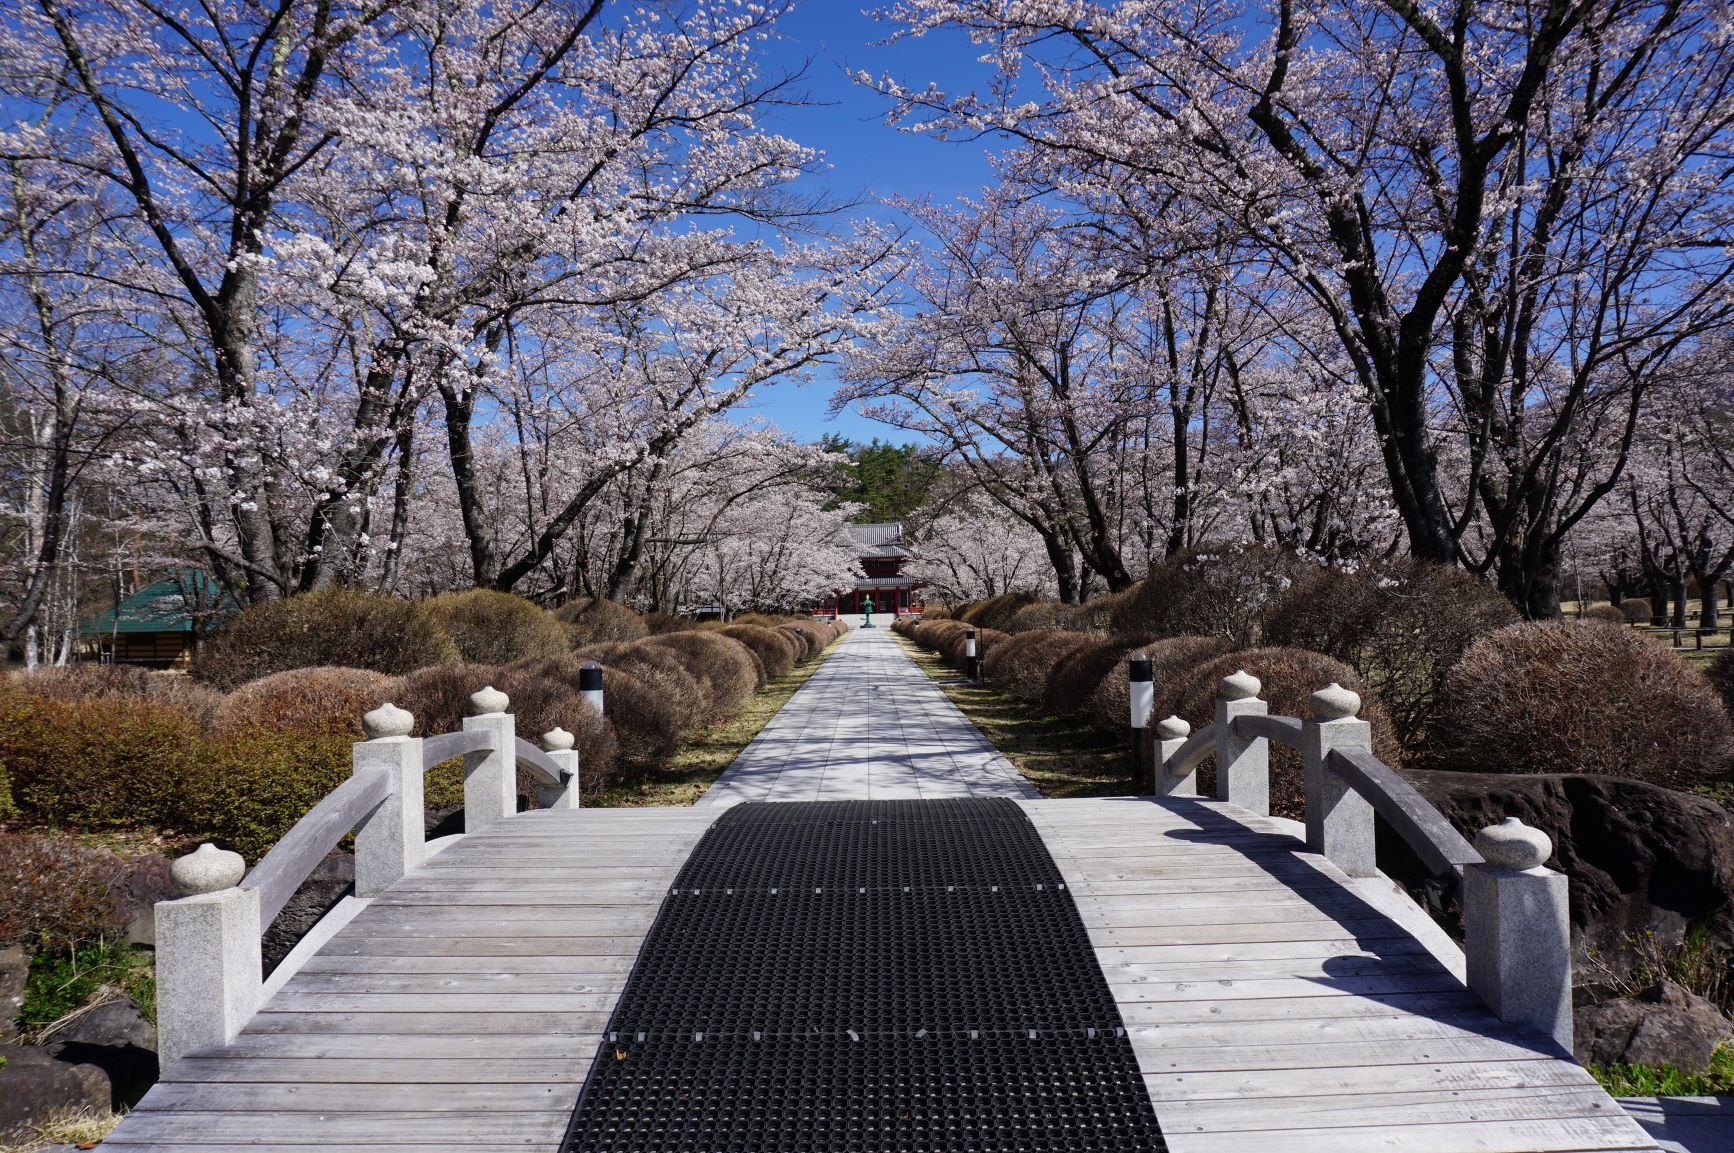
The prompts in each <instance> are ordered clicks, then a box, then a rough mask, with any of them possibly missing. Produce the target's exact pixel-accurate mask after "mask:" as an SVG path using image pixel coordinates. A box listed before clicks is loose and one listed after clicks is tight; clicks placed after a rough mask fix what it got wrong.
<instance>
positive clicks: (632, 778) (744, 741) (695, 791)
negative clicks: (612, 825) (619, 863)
mask: <svg viewBox="0 0 1734 1153" xmlns="http://www.w3.org/2000/svg"><path fill="white" fill-rule="evenodd" d="M842 643H843V638H839V639H838V640H835V641H832V642H831V643H830V644H829V645H827V646H826V647H825V651H824V652H822V653H820V654H819V655H818V657H817V658H815V659H813V660H810V661H808V662H806V663H805V664H799V665H796V666H795V667H794V668H792V669H790V670H789V671H788V672H786V673H784V674H783V675H782V676H780V677H778V678H776V679H775V680H773V681H771V682H770V683H769V684H767V685H766V686H765V687H764V688H762V689H760V690H759V691H758V692H757V693H754V694H753V698H752V700H750V701H748V702H747V704H746V707H745V708H743V709H742V710H741V711H740V712H738V713H736V714H735V715H734V716H732V717H729V718H728V719H726V720H722V721H718V722H717V723H715V724H713V725H708V726H706V727H705V729H704V730H703V731H702V732H699V733H696V734H694V735H693V736H690V737H688V738H686V739H685V740H683V741H681V743H680V747H679V748H678V749H677V750H676V751H675V754H674V756H673V757H671V758H670V759H669V760H668V762H667V763H666V764H662V765H658V766H656V767H655V768H652V769H643V770H631V769H629V770H627V771H626V772H625V773H624V774H623V775H622V776H621V777H620V779H619V780H617V781H616V782H615V783H614V784H612V785H610V786H609V787H608V788H606V789H603V790H602V791H601V792H599V793H597V794H596V796H595V797H594V798H591V797H586V798H584V804H585V806H586V807H587V808H599V809H608V808H635V807H639V806H647V805H690V804H692V803H693V802H694V801H696V800H698V799H699V798H700V797H701V796H703V795H704V791H705V790H706V789H708V788H710V787H711V785H712V784H714V783H715V782H716V779H717V778H718V777H720V776H722V774H723V770H724V769H727V768H728V767H729V766H730V765H731V764H733V763H734V759H735V758H736V757H738V756H740V754H741V750H742V749H744V748H746V747H747V745H748V744H750V743H751V742H752V739H753V738H754V737H756V736H758V735H759V730H760V729H762V728H764V727H765V726H766V725H767V724H769V723H770V720H771V718H772V717H774V716H776V715H777V712H778V710H780V709H781V708H782V707H783V706H784V705H786V704H788V703H789V698H790V697H792V696H794V695H795V693H796V692H797V691H798V690H799V689H800V687H801V686H802V685H804V684H806V683H807V682H808V681H809V680H811V679H812V677H813V674H814V673H816V672H818V671H819V666H820V665H822V664H824V663H825V662H826V661H828V660H830V659H831V656H832V654H833V653H835V652H836V651H837V646H838V645H840V644H842Z"/></svg>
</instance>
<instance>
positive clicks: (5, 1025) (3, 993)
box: [0, 945, 30, 1045]
mask: <svg viewBox="0 0 1734 1153" xmlns="http://www.w3.org/2000/svg"><path fill="white" fill-rule="evenodd" d="M29 979H30V954H29V953H27V952H25V951H24V947H23V946H22V945H8V946H6V947H5V948H3V949H0V1045H9V1044H11V1043H12V1042H14V1041H16V1040H18V1014H19V1013H21V1012H23V1011H24V985H25V982H26V981H28V980H29Z"/></svg>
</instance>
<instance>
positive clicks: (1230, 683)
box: [1216, 669, 1270, 817]
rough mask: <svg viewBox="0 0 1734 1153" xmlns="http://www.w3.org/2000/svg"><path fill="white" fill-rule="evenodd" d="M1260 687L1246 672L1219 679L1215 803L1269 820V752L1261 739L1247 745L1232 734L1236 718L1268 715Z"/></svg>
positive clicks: (1256, 680)
mask: <svg viewBox="0 0 1734 1153" xmlns="http://www.w3.org/2000/svg"><path fill="white" fill-rule="evenodd" d="M1263 687H1264V686H1263V685H1262V684H1260V683H1259V680H1258V678H1257V677H1255V676H1253V675H1252V674H1251V673H1249V672H1247V671H1246V670H1245V669H1241V670H1240V671H1238V672H1236V673H1233V674H1231V675H1229V676H1226V677H1223V678H1222V683H1221V686H1220V687H1219V688H1218V690H1217V696H1216V799H1217V800H1219V801H1227V802H1229V803H1230V804H1234V805H1239V806H1240V807H1241V808H1243V809H1246V810H1248V811H1249V812H1254V813H1257V814H1259V815H1260V816H1265V817H1268V816H1269V815H1270V749H1269V747H1268V746H1267V744H1266V743H1265V739H1264V738H1263V737H1254V738H1253V739H1252V740H1250V741H1247V740H1242V739H1241V738H1240V737H1239V736H1237V735H1235V732H1234V718H1235V717H1250V716H1259V717H1262V716H1264V715H1265V714H1266V713H1268V712H1270V706H1269V705H1268V704H1266V703H1265V702H1264V701H1261V700H1259V699H1258V691H1259V690H1260V689H1261V688H1263Z"/></svg>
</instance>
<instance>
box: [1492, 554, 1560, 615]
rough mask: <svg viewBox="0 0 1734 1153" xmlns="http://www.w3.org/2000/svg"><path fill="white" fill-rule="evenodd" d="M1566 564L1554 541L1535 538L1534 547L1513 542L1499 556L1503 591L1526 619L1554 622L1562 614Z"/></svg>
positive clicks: (1499, 570)
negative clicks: (1562, 575)
mask: <svg viewBox="0 0 1734 1153" xmlns="http://www.w3.org/2000/svg"><path fill="white" fill-rule="evenodd" d="M1532 539H1534V538H1532ZM1562 561H1563V558H1562V557H1561V556H1560V551H1559V545H1558V543H1557V541H1555V540H1553V539H1552V538H1540V539H1535V542H1534V543H1530V544H1522V543H1516V542H1513V543H1511V544H1510V545H1508V546H1507V547H1506V548H1505V549H1503V550H1501V552H1500V555H1499V562H1498V570H1497V577H1498V583H1499V591H1500V592H1502V593H1504V594H1505V597H1506V599H1507V600H1509V601H1510V602H1511V603H1512V604H1513V605H1515V606H1516V607H1517V609H1518V611H1519V612H1521V613H1522V614H1523V615H1524V618H1525V619H1526V620H1532V621H1534V620H1551V619H1552V618H1554V617H1557V616H1559V615H1560V614H1559V582H1560V569H1561V565H1562Z"/></svg>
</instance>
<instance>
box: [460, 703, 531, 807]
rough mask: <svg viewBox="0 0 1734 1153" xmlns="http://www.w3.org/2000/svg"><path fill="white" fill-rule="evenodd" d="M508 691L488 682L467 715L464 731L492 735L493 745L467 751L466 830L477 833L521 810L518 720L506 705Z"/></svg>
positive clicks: (465, 759)
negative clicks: (519, 796)
mask: <svg viewBox="0 0 1734 1153" xmlns="http://www.w3.org/2000/svg"><path fill="white" fill-rule="evenodd" d="M511 703H512V702H511V701H510V700H509V699H508V698H507V696H506V694H505V693H502V692H501V691H500V690H499V689H496V688H495V687H494V686H493V685H489V686H487V687H486V688H484V689H482V690H481V691H480V692H477V693H471V694H470V708H471V710H472V712H471V715H470V716H467V717H465V718H464V732H466V733H470V732H475V731H477V730H481V731H483V732H486V733H490V734H492V736H493V739H494V740H493V745H492V747H490V748H487V749H483V750H481V751H480V752H474V753H465V754H464V832H465V833H466V834H468V833H476V832H480V831H481V830H483V829H485V828H487V827H488V826H489V825H492V824H494V823H495V822H496V821H503V820H505V819H506V818H507V817H509V816H511V815H513V814H514V813H516V812H517V811H518V750H517V748H516V746H515V743H514V742H516V741H517V739H518V729H517V722H516V721H515V720H514V719H513V717H512V714H511V713H508V712H507V711H506V706H507V705H509V704H511Z"/></svg>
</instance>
